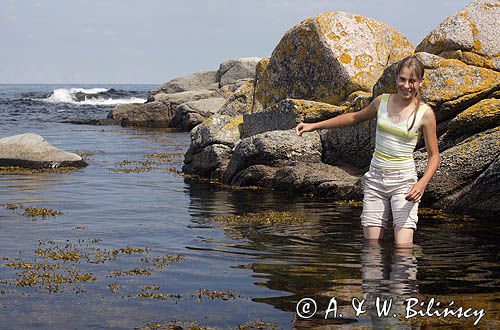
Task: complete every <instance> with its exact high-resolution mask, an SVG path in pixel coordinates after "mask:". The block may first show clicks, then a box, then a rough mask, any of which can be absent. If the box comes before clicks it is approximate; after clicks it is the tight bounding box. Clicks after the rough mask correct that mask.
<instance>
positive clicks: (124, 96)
mask: <svg viewBox="0 0 500 330" xmlns="http://www.w3.org/2000/svg"><path fill="white" fill-rule="evenodd" d="M33 100H34V101H44V102H49V103H71V104H79V105H118V104H128V103H144V102H146V99H143V98H138V97H130V94H129V92H127V91H123V90H117V89H114V88H109V89H108V88H70V89H66V88H58V89H55V90H54V91H53V92H52V94H50V95H48V96H47V97H45V98H41V99H33Z"/></svg>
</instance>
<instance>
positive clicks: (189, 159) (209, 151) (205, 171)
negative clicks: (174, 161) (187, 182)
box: [182, 144, 231, 180]
mask: <svg viewBox="0 0 500 330" xmlns="http://www.w3.org/2000/svg"><path fill="white" fill-rule="evenodd" d="M194 151H196V153H195V152H194ZM230 157H231V148H230V147H228V146H226V145H224V144H211V145H209V146H206V147H204V148H200V149H193V148H190V149H189V150H188V151H187V152H186V155H185V156H184V165H183V166H182V171H183V172H184V173H187V174H196V175H200V176H203V177H209V178H212V179H219V180H220V179H222V176H223V174H224V172H225V170H226V167H227V164H228V163H229V158H230Z"/></svg>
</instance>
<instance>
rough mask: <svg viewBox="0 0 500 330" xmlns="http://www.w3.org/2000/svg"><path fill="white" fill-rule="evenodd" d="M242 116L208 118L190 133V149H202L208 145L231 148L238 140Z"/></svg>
mask: <svg viewBox="0 0 500 330" xmlns="http://www.w3.org/2000/svg"><path fill="white" fill-rule="evenodd" d="M242 123H243V116H241V115H240V116H236V117H232V116H228V115H221V114H219V113H216V114H214V115H213V116H211V117H209V118H208V119H207V120H205V121H204V122H203V123H201V124H200V125H198V126H196V127H195V128H194V129H193V130H192V131H191V146H190V148H192V149H199V148H204V147H206V146H207V145H210V144H225V145H227V146H229V147H231V148H232V147H233V146H234V145H235V143H236V142H237V141H239V139H240V135H241V133H240V130H241V125H242Z"/></svg>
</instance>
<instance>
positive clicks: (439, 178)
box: [415, 127, 500, 207]
mask: <svg viewBox="0 0 500 330" xmlns="http://www.w3.org/2000/svg"><path fill="white" fill-rule="evenodd" d="M498 141H500V127H496V128H493V129H490V130H487V131H485V132H481V133H478V134H475V135H473V136H471V137H469V138H467V139H465V140H464V141H462V142H461V143H459V144H458V145H456V146H453V147H451V148H449V149H447V150H445V151H444V152H442V153H441V162H440V166H439V169H438V171H437V172H436V174H435V175H434V177H433V179H432V180H431V182H430V183H429V185H428V186H427V189H426V193H425V194H424V199H423V201H424V203H426V204H428V205H433V206H435V207H446V206H448V205H450V203H452V202H453V201H454V200H455V199H456V197H457V194H458V193H460V191H461V190H462V188H464V187H465V186H467V185H468V184H470V183H472V182H473V181H474V180H475V179H476V178H477V177H478V176H479V175H481V173H483V172H484V171H485V170H486V169H487V168H488V167H489V166H490V165H491V164H492V163H493V161H494V160H495V159H497V158H498V157H499V156H500V143H499V142H498ZM415 161H416V164H417V172H418V174H419V177H421V176H422V175H423V173H424V172H425V167H426V164H427V156H426V153H425V150H420V151H418V152H416V153H415Z"/></svg>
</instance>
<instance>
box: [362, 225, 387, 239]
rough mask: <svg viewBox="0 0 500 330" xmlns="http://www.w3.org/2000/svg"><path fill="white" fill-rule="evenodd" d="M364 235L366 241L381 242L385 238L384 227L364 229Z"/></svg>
mask: <svg viewBox="0 0 500 330" xmlns="http://www.w3.org/2000/svg"><path fill="white" fill-rule="evenodd" d="M363 234H364V237H365V239H366V240H369V241H373V240H379V239H382V237H384V227H375V226H368V227H363Z"/></svg>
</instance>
